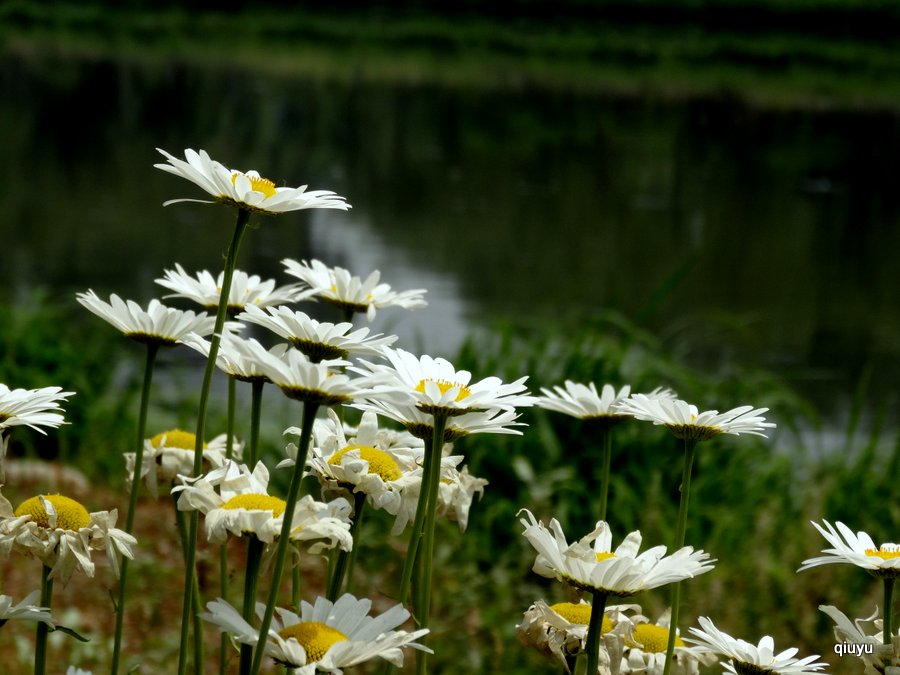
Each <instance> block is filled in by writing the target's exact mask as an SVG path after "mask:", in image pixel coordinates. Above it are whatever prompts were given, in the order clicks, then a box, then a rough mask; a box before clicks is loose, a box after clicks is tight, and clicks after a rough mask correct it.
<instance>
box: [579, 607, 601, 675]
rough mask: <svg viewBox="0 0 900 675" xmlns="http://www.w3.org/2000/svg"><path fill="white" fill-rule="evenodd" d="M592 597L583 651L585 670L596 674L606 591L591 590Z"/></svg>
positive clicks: (598, 663)
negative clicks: (585, 658) (585, 656)
mask: <svg viewBox="0 0 900 675" xmlns="http://www.w3.org/2000/svg"><path fill="white" fill-rule="evenodd" d="M591 593H592V595H593V599H592V601H591V621H590V623H589V624H588V634H587V642H586V643H585V647H584V648H585V651H587V672H589V673H591V675H596V673H597V667H598V666H599V665H600V633H601V629H602V628H603V612H604V611H606V593H603V592H602V591H591Z"/></svg>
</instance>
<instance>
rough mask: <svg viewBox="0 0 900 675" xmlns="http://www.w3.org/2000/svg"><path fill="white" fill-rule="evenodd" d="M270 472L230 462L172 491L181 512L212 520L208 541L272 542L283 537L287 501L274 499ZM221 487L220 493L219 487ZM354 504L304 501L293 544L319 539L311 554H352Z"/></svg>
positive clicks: (300, 504) (299, 506)
mask: <svg viewBox="0 0 900 675" xmlns="http://www.w3.org/2000/svg"><path fill="white" fill-rule="evenodd" d="M268 487H269V471H268V470H267V469H266V466H265V464H263V463H262V462H258V463H257V464H256V467H255V468H254V469H253V471H252V472H251V471H250V470H249V469H248V468H247V467H246V466H244V465H242V464H238V463H237V462H234V461H229V462H227V463H226V464H225V466H224V467H222V468H220V469H216V470H214V471H211V472H209V473H208V474H206V475H204V476H201V477H200V478H198V479H193V480H192V479H185V483H184V484H183V485H176V486H175V487H174V488H173V489H172V492H173V494H178V495H179V497H178V509H179V510H180V511H189V510H191V509H197V510H199V511H200V512H201V513H203V514H204V515H205V516H206V538H207V539H208V540H209V541H210V542H211V543H213V544H223V543H225V541H226V540H227V539H228V537H229V536H233V537H241V536H244V535H252V536H254V537H256V538H257V539H259V540H260V541H262V542H263V543H266V544H271V543H272V542H273V541H275V539H276V538H277V537H278V536H279V535H280V534H281V528H282V524H283V521H284V513H285V509H286V507H287V505H286V502H285V501H284V500H283V499H281V498H280V497H275V496H273V495H270V494H269V492H268ZM217 488H218V489H217ZM350 511H351V508H350V504H349V503H348V502H347V500H346V499H340V498H339V499H334V500H332V501H330V502H328V503H327V504H326V503H323V502H317V501H316V500H314V499H313V498H312V497H311V496H309V495H306V496H305V497H303V498H301V499H300V500H298V502H297V505H296V506H295V508H294V516H293V520H292V527H291V536H290V538H291V540H293V541H315V542H316V543H315V544H313V545H312V546H311V547H310V552H311V553H319V552H320V551H322V550H323V549H326V548H334V547H335V546H340V547H341V548H343V549H344V550H347V551H349V550H350V549H351V548H352V547H353V539H352V538H351V537H350V520H349V516H350Z"/></svg>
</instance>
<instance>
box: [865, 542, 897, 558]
mask: <svg viewBox="0 0 900 675" xmlns="http://www.w3.org/2000/svg"><path fill="white" fill-rule="evenodd" d="M866 555H867V556H871V557H873V558H883V559H885V560H888V559H889V558H900V546H897V545H896V544H882V545H881V548H867V549H866Z"/></svg>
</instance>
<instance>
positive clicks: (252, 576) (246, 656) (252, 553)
mask: <svg viewBox="0 0 900 675" xmlns="http://www.w3.org/2000/svg"><path fill="white" fill-rule="evenodd" d="M263 548H265V545H264V544H263V543H262V542H261V541H260V540H259V539H257V538H256V537H254V536H250V537H247V566H246V572H244V606H243V608H242V611H241V616H242V617H243V619H244V621H246V622H247V623H249V624H251V625H252V624H253V615H254V613H255V610H256V586H257V582H258V581H259V566H260V562H261V561H262V554H263ZM252 663H253V645H245V644H242V645H241V669H240V674H241V675H247V673H249V672H250V666H251V664H252Z"/></svg>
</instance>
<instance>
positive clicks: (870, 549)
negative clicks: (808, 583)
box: [797, 520, 900, 578]
mask: <svg viewBox="0 0 900 675" xmlns="http://www.w3.org/2000/svg"><path fill="white" fill-rule="evenodd" d="M822 523H823V524H824V527H822V526H821V525H819V524H817V523H812V526H813V527H814V528H816V529H817V530H818V531H819V533H820V534H821V535H822V536H823V537H825V540H826V541H827V542H828V543H829V544H831V548H826V549H823V551H822V553H825V554H826V555H823V556H819V557H817V558H810V559H809V560H804V561H803V563H802V565H801V566H800V569H799V570H797V571H798V572H802V571H803V570H808V569H810V568H811V567H818V566H819V565H831V564H835V563H849V564H851V565H856V566H857V567H861V568H863V569H864V570H868V571H869V572H871V573H872V574H873V575H875V576H877V577H890V578H896V577H900V544H891V543H886V544H882V545H881V546H876V545H875V542H874V541H872V537H870V536H869V535H868V534H866V533H865V532H856V533H854V532H853V530H851V529H850V528H849V527H847V526H846V525H844V523H842V522H837V523H836V525H837V527H835V526H833V525H832V524H831V523H829V522H828V521H827V520H823V521H822Z"/></svg>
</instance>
